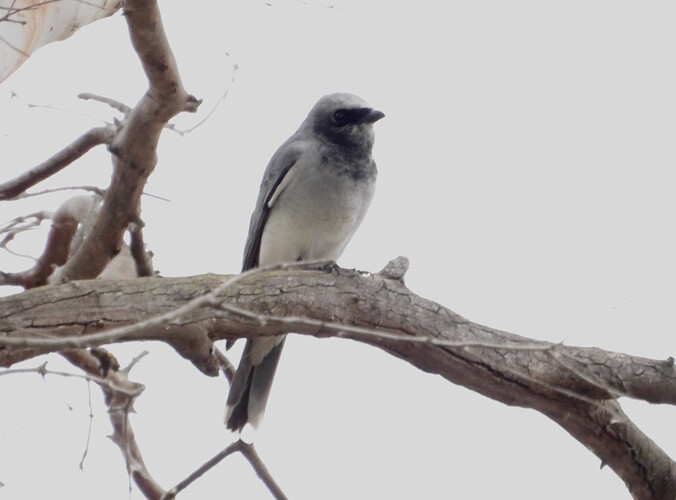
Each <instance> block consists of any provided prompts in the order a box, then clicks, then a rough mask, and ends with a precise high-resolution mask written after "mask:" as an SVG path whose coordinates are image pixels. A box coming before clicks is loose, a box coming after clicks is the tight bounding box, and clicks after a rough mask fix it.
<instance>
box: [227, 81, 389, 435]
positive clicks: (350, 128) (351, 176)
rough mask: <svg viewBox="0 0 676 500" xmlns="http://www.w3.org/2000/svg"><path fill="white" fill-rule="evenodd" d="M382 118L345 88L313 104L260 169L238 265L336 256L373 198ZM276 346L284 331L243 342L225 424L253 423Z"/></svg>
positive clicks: (271, 374)
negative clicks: (376, 144)
mask: <svg viewBox="0 0 676 500" xmlns="http://www.w3.org/2000/svg"><path fill="white" fill-rule="evenodd" d="M383 116H385V115H384V114H383V113H381V112H380V111H377V110H374V109H372V108H371V107H369V106H368V105H367V104H366V103H365V102H364V101H363V100H362V99H360V98H359V97H357V96H355V95H352V94H342V93H336V94H329V95H327V96H324V97H322V98H321V99H320V100H319V101H318V102H317V104H315V105H314V107H313V108H312V110H311V111H310V113H309V114H308V116H307V118H306V119H305V121H303V123H302V124H301V126H300V127H299V129H298V130H297V131H296V132H295V133H294V134H293V135H292V136H291V137H290V138H289V139H288V140H287V141H286V142H285V143H284V144H282V145H281V146H280V148H279V149H278V150H277V152H276V153H275V154H274V155H273V156H272V159H271V160H270V163H269V164H268V166H267V169H266V170H265V173H264V175H263V182H262V183H261V188H260V193H259V195H258V200H257V202H256V207H255V209H254V212H253V214H252V216H251V223H250V226H249V235H248V238H247V242H246V246H245V249H244V262H243V266H242V270H247V269H251V268H254V267H259V266H266V265H272V264H280V263H284V262H295V261H302V260H317V259H322V260H334V261H335V260H336V259H338V257H339V256H340V255H341V254H342V252H343V250H344V248H345V246H346V245H347V243H348V241H349V240H350V238H352V235H353V234H354V232H355V231H356V229H357V227H358V226H359V224H360V223H361V221H362V219H363V218H364V215H365V214H366V211H367V209H368V207H369V204H370V203H371V198H372V197H373V192H374V189H375V181H376V174H377V170H376V165H375V162H374V161H373V158H372V156H371V150H372V147H373V140H374V134H373V123H374V122H376V121H377V120H379V119H381V118H382V117H383ZM283 345H284V336H278V337H261V338H258V339H250V340H247V343H246V345H245V347H244V352H243V354H242V358H241V360H240V364H239V366H238V368H237V372H236V374H235V377H234V379H233V382H232V385H231V387H230V393H229V394H228V400H227V409H226V416H225V419H226V426H227V427H228V428H229V429H233V430H242V428H243V427H244V426H245V425H246V424H247V423H250V424H251V425H253V426H254V427H256V426H257V425H258V424H259V423H260V420H261V418H262V416H263V412H264V411H265V405H266V403H267V399H268V396H269V394H270V387H271V385H272V380H273V377H274V374H275V370H276V368H277V363H278V361H279V356H280V354H281V351H282V347H283Z"/></svg>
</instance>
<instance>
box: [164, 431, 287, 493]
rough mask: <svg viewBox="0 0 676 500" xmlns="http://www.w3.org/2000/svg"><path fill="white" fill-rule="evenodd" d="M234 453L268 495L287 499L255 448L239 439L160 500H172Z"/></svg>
mask: <svg viewBox="0 0 676 500" xmlns="http://www.w3.org/2000/svg"><path fill="white" fill-rule="evenodd" d="M236 452H240V453H241V454H242V455H243V456H244V458H246V459H247V461H248V462H249V463H250V464H251V467H252V468H253V470H254V472H255V473H256V475H257V476H258V477H259V478H260V479H261V481H263V484H264V485H265V487H266V488H267V489H268V490H269V491H270V493H272V495H273V496H274V497H275V498H276V499H277V500H285V499H286V498H287V497H286V495H285V494H284V492H283V491H282V489H281V488H280V487H279V485H278V484H277V482H276V481H275V480H274V478H273V477H272V475H271V474H270V471H268V468H267V467H266V466H265V464H264V463H263V461H262V460H261V458H260V456H259V455H258V453H257V452H256V448H255V447H254V445H253V444H251V443H245V442H244V441H242V440H241V439H239V440H237V441H235V442H234V443H232V444H230V445H228V446H227V447H226V448H224V449H223V450H221V451H219V452H218V453H217V454H216V455H214V456H213V457H212V458H210V459H209V460H207V461H206V462H204V464H202V465H201V466H199V467H198V468H197V469H196V470H195V471H194V472H192V473H191V474H190V475H189V476H188V477H186V478H185V479H184V480H183V481H181V482H180V483H178V484H177V485H176V486H174V487H173V488H171V489H170V490H169V491H167V493H166V494H165V495H164V496H163V497H162V499H161V500H172V499H173V498H175V497H176V495H178V494H179V493H180V492H181V491H183V490H184V489H186V488H187V487H188V486H190V485H191V484H192V483H194V482H195V481H196V480H197V479H199V478H200V477H202V476H203V475H204V474H205V473H206V472H208V471H209V470H211V469H213V468H214V467H215V466H216V465H218V464H219V463H220V462H221V461H222V460H223V459H225V458H226V457H228V456H230V455H232V454H233V453H236Z"/></svg>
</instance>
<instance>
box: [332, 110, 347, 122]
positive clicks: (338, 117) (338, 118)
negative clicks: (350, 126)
mask: <svg viewBox="0 0 676 500" xmlns="http://www.w3.org/2000/svg"><path fill="white" fill-rule="evenodd" d="M333 123H335V124H336V125H338V126H343V125H346V124H347V113H346V112H345V110H344V109H339V110H338V111H336V112H335V113H333Z"/></svg>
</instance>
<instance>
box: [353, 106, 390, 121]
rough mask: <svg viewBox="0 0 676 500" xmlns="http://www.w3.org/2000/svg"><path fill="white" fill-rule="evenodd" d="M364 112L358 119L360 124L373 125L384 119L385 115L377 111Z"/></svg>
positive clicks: (366, 110)
mask: <svg viewBox="0 0 676 500" xmlns="http://www.w3.org/2000/svg"><path fill="white" fill-rule="evenodd" d="M364 111H365V113H364V115H363V116H361V117H360V120H359V122H360V123H375V122H377V121H378V120H380V119H381V118H384V117H385V113H383V112H382V111H378V110H377V109H371V108H366V109H364Z"/></svg>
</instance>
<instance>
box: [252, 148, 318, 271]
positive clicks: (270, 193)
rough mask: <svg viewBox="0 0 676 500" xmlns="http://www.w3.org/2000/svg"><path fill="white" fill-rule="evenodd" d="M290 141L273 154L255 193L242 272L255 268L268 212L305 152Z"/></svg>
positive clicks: (304, 149)
mask: <svg viewBox="0 0 676 500" xmlns="http://www.w3.org/2000/svg"><path fill="white" fill-rule="evenodd" d="M292 139H293V138H292ZM292 139H289V141H287V142H286V143H284V144H283V145H282V146H281V147H280V148H279V149H278V150H277V152H276V153H275V154H274V155H273V156H272V158H271V159H270V163H269V164H268V167H267V168H266V169H265V174H264V175H263V182H262V184H261V190H260V192H259V193H258V200H257V201H256V208H255V209H254V212H253V214H252V215H251V222H250V224H249V235H248V237H247V239H246V245H245V247H244V262H243V263H242V271H246V270H247V269H251V268H253V267H258V256H259V254H260V248H261V236H262V235H263V229H264V228H265V223H266V222H267V220H268V215H269V214H270V208H271V207H272V205H273V204H274V202H275V200H276V199H277V197H278V196H279V193H280V192H281V191H282V190H283V189H284V188H285V187H286V185H287V184H288V182H289V175H293V172H292V167H293V166H294V165H295V164H296V162H297V161H298V159H299V158H300V157H301V156H302V155H303V153H304V152H305V151H306V149H307V145H306V144H305V142H304V141H299V140H292Z"/></svg>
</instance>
